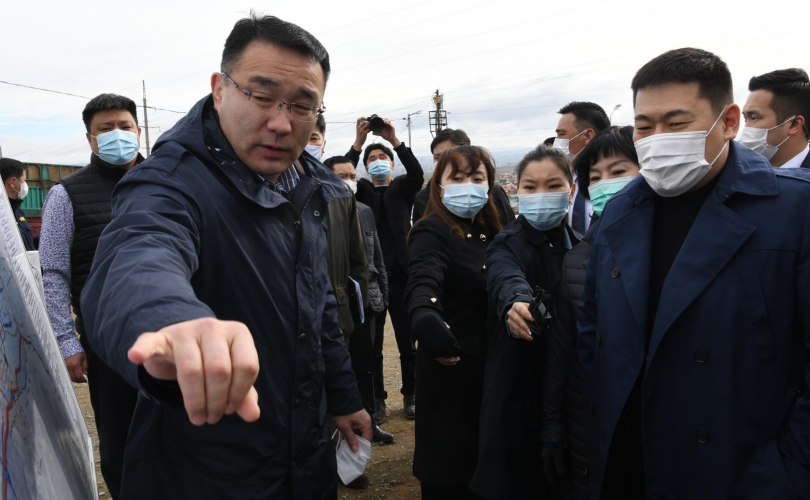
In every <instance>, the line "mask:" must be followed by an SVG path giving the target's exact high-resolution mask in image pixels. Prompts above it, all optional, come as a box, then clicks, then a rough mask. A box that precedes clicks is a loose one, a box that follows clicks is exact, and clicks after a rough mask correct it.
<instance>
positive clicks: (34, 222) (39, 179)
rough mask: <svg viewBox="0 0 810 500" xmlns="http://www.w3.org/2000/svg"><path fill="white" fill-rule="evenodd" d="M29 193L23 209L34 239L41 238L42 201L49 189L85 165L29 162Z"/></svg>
mask: <svg viewBox="0 0 810 500" xmlns="http://www.w3.org/2000/svg"><path fill="white" fill-rule="evenodd" d="M26 165H27V167H28V172H27V181H26V182H27V183H28V195H27V196H26V197H25V199H24V200H23V203H22V206H21V208H22V210H23V213H25V217H26V218H27V219H28V223H29V224H30V225H31V232H33V233H34V239H35V240H37V241H38V240H39V230H40V228H41V227H42V203H43V202H44V201H45V197H46V196H48V190H49V189H50V188H52V187H53V186H55V185H56V183H57V182H59V180H60V179H62V178H64V177H67V176H68V175H70V174H72V173H73V172H76V171H77V170H79V169H80V168H83V165H53V164H50V163H27V164H26Z"/></svg>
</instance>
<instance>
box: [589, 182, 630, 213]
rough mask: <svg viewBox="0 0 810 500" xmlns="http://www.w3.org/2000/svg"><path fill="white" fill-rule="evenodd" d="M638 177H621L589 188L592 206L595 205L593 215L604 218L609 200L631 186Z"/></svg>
mask: <svg viewBox="0 0 810 500" xmlns="http://www.w3.org/2000/svg"><path fill="white" fill-rule="evenodd" d="M635 178H636V177H635V176H633V175H631V176H627V177H619V178H616V179H605V180H603V181H599V182H597V183H595V184H591V185H590V186H588V194H590V195H591V204H592V205H593V213H595V214H596V215H598V216H600V217H601V216H602V212H603V211H604V210H605V205H607V202H608V200H610V199H611V198H613V196H614V195H615V194H616V193H618V192H619V191H621V190H622V188H624V186H626V185H628V184H630V183H631V182H632V181H633V179H635Z"/></svg>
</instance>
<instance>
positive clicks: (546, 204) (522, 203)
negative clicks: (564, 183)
mask: <svg viewBox="0 0 810 500" xmlns="http://www.w3.org/2000/svg"><path fill="white" fill-rule="evenodd" d="M570 194H571V193H570V192H568V191H563V192H561V193H534V194H519V195H518V204H519V208H518V212H519V213H520V215H522V216H523V217H525V218H526V220H527V221H529V224H531V225H532V227H534V228H535V229H537V230H538V231H548V230H549V229H551V228H553V227H557V224H559V223H560V221H561V220H562V219H563V217H565V214H567V213H568V198H569V196H570Z"/></svg>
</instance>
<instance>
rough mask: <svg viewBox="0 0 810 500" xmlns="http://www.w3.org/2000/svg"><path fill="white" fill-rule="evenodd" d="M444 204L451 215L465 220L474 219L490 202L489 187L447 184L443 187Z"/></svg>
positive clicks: (469, 183)
mask: <svg viewBox="0 0 810 500" xmlns="http://www.w3.org/2000/svg"><path fill="white" fill-rule="evenodd" d="M442 188H444V194H443V195H442V203H444V206H445V208H447V210H449V211H450V212H451V213H453V214H455V215H456V216H458V217H461V218H464V219H472V218H473V217H475V214H477V213H478V212H480V211H481V209H482V208H484V205H486V204H487V202H488V201H489V186H488V185H486V184H473V183H472V182H465V183H463V184H447V185H446V186H442Z"/></svg>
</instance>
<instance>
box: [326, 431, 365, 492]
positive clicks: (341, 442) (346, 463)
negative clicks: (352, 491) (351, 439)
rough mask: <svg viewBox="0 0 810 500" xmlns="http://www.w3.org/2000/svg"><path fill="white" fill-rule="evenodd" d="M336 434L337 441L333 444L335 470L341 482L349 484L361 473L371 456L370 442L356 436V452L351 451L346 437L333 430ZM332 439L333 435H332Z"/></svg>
mask: <svg viewBox="0 0 810 500" xmlns="http://www.w3.org/2000/svg"><path fill="white" fill-rule="evenodd" d="M335 432H336V433H337V434H338V443H337V446H335V455H336V458H337V472H338V476H340V480H341V481H343V484H349V483H351V482H352V481H354V480H355V479H357V478H358V477H360V476H362V475H363V472H365V470H366V464H368V461H369V459H370V458H371V443H369V442H368V441H366V440H365V439H363V438H362V437H361V436H357V445H358V446H357V453H355V452H353V451H352V449H351V447H350V446H349V443H347V442H346V438H344V437H343V434H341V433H340V431H335ZM332 439H333V440H334V435H333V437H332Z"/></svg>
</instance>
